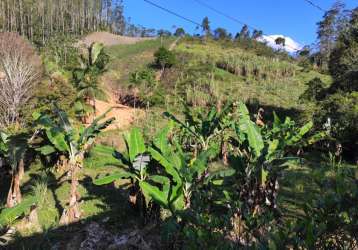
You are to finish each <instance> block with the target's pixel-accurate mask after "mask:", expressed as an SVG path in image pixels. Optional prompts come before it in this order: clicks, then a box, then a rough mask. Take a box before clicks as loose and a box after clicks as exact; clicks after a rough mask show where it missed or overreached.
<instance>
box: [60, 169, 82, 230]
mask: <svg viewBox="0 0 358 250" xmlns="http://www.w3.org/2000/svg"><path fill="white" fill-rule="evenodd" d="M79 168H80V165H79V164H78V163H70V173H71V190H70V200H69V205H68V208H67V209H65V210H64V211H63V213H62V216H61V219H60V224H62V225H68V224H70V223H73V222H76V221H78V220H79V219H80V217H81V210H80V208H79V199H80V194H79V192H78V190H77V187H78V176H77V174H78V170H79Z"/></svg>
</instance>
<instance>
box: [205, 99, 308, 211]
mask: <svg viewBox="0 0 358 250" xmlns="http://www.w3.org/2000/svg"><path fill="white" fill-rule="evenodd" d="M236 111H237V114H238V120H237V121H236V123H235V131H236V137H235V142H234V143H233V144H234V145H233V146H234V147H235V152H236V154H235V155H234V158H235V161H234V162H233V164H232V167H233V169H234V170H235V171H231V172H230V169H228V170H226V171H223V172H218V173H212V174H210V175H209V176H208V178H207V181H206V184H207V185H209V186H210V185H214V186H215V190H216V191H218V190H221V191H220V192H216V193H218V194H217V195H216V197H215V200H216V202H215V203H217V204H226V206H227V205H230V207H236V206H235V205H234V204H237V201H240V202H239V204H240V209H239V211H240V216H243V217H245V216H246V217H247V218H248V217H250V216H251V218H258V217H260V215H264V214H265V213H264V212H265V211H273V210H275V209H276V207H277V204H276V198H277V194H278V189H279V183H278V177H279V175H280V174H281V172H282V170H283V169H284V168H286V167H287V164H288V163H289V162H290V161H294V160H298V158H297V157H287V156H286V155H285V154H283V153H282V152H287V147H288V146H293V145H297V144H299V143H301V141H302V140H303V139H302V138H303V136H304V135H305V134H307V133H308V131H309V130H310V124H308V125H306V126H303V127H302V128H300V129H298V132H297V133H293V134H292V136H289V137H276V138H275V135H277V134H281V133H283V131H281V129H280V128H278V127H277V125H276V127H275V125H273V127H272V128H269V127H266V128H259V127H258V126H257V125H256V124H255V123H254V122H253V121H251V118H250V114H249V111H248V109H247V107H246V105H245V104H244V103H238V105H237V109H236ZM267 135H270V136H267ZM280 140H282V142H280ZM235 190H236V191H235ZM237 190H238V191H239V192H238V191H237ZM245 214H246V215H245Z"/></svg>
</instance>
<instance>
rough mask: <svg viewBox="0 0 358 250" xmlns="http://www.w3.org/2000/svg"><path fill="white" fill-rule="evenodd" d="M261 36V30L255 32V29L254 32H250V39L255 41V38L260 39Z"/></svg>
mask: <svg viewBox="0 0 358 250" xmlns="http://www.w3.org/2000/svg"><path fill="white" fill-rule="evenodd" d="M262 35H263V32H262V30H256V29H255V30H254V31H253V32H252V36H251V38H252V39H257V38H259V37H261V36H262Z"/></svg>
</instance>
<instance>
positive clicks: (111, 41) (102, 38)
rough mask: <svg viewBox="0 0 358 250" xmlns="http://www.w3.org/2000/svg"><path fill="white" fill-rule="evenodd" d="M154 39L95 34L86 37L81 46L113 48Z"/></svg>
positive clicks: (103, 33)
mask: <svg viewBox="0 0 358 250" xmlns="http://www.w3.org/2000/svg"><path fill="white" fill-rule="evenodd" d="M152 39H154V38H152V37H129V36H119V35H115V34H112V33H109V32H93V33H91V34H89V35H87V36H86V37H84V38H83V39H82V40H81V41H80V42H79V44H85V45H86V46H90V45H91V44H92V43H93V42H98V43H102V44H103V45H104V46H113V45H118V44H134V43H137V42H142V41H146V40H152Z"/></svg>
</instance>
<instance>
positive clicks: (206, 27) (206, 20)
mask: <svg viewBox="0 0 358 250" xmlns="http://www.w3.org/2000/svg"><path fill="white" fill-rule="evenodd" d="M201 26H202V28H203V32H204V33H205V36H207V37H208V36H210V33H211V28H210V21H209V18H208V17H204V19H203V21H202V23H201Z"/></svg>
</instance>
